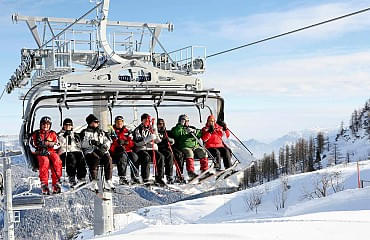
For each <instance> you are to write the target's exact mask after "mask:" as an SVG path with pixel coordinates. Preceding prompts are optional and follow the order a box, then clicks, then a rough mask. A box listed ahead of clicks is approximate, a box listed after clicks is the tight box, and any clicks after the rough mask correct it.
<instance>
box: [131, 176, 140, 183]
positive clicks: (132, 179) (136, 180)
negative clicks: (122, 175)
mask: <svg viewBox="0 0 370 240" xmlns="http://www.w3.org/2000/svg"><path fill="white" fill-rule="evenodd" d="M131 181H132V184H141V181H140V178H138V177H132V178H131Z"/></svg>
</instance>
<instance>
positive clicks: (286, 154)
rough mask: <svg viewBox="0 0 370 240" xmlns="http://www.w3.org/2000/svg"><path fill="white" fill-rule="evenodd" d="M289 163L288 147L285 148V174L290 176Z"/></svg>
mask: <svg viewBox="0 0 370 240" xmlns="http://www.w3.org/2000/svg"><path fill="white" fill-rule="evenodd" d="M289 163H290V151H289V145H286V146H285V163H284V164H285V173H286V174H290V173H291V171H290V169H289Z"/></svg>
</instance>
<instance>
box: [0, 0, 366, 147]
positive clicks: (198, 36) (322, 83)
mask: <svg viewBox="0 0 370 240" xmlns="http://www.w3.org/2000/svg"><path fill="white" fill-rule="evenodd" d="M91 7H92V4H91V3H89V1H88V0H74V1H66V0H55V1H52V0H49V1H47V0H40V1H31V0H17V1H15V0H0V9H1V13H0V14H1V15H0V36H1V38H0V43H1V46H2V51H1V54H2V58H1V67H0V76H2V77H1V79H0V85H1V87H2V86H4V85H5V84H6V82H7V81H8V79H9V77H10V76H11V74H12V73H13V72H14V71H15V69H16V67H17V66H18V65H19V63H20V62H19V58H20V49H21V48H22V47H35V44H34V42H33V40H32V37H31V35H30V33H29V31H28V29H27V27H26V24H25V23H19V24H12V22H11V14H12V13H15V12H17V13H19V14H21V15H30V16H55V17H71V18H77V17H79V16H80V15H82V14H83V13H85V12H86V11H87V10H88V9H90V8H91ZM367 7H370V0H357V1H294V0H292V1H273V0H266V1H257V0H255V1H251V0H230V1H221V0H217V1H216V0H215V1H193V0H188V1H167V0H165V1H160V2H158V1H148V0H147V1H135V2H132V1H131V2H130V1H122V0H111V11H110V15H109V18H110V19H112V20H124V21H141V22H144V21H145V22H159V23H165V22H168V21H170V22H172V23H174V25H175V30H174V32H172V33H168V32H166V31H164V32H163V33H162V35H161V41H162V43H164V45H165V46H166V48H167V49H168V50H174V49H178V48H181V47H183V46H187V45H192V44H193V45H204V46H206V47H207V52H208V53H209V54H211V53H214V52H217V51H220V50H224V49H227V48H231V47H234V46H238V45H241V44H245V43H247V42H251V41H255V40H259V39H261V38H265V37H268V36H272V35H274V34H278V33H281V32H285V31H288V30H292V29H294V28H298V27H302V26H306V25H309V24H312V23H316V22H319V21H323V20H326V19H328V18H332V17H335V16H339V15H343V14H346V13H349V12H352V11H356V10H359V9H362V8H367ZM369 36H370V12H368V13H364V14H361V15H358V16H354V17H352V18H347V19H344V20H340V21H338V22H334V23H331V24H328V25H325V26H322V27H318V28H315V29H311V30H307V31H305V32H301V33H297V34H294V35H290V36H285V37H282V38H279V39H276V40H272V41H269V42H265V43H262V44H259V45H255V46H252V47H248V48H245V49H241V50H239V51H235V52H231V53H228V54H224V55H220V56H217V57H214V58H210V59H208V61H207V72H206V74H204V75H203V76H202V78H203V79H204V82H205V85H206V86H207V87H215V88H218V89H221V90H222V93H223V96H224V98H225V100H226V120H227V122H228V123H229V126H230V128H232V129H233V130H234V131H235V132H237V133H238V134H239V135H240V136H242V137H241V138H243V139H249V138H256V139H260V140H271V139H273V138H276V137H278V136H281V135H283V134H285V133H287V132H289V131H292V130H301V129H312V128H336V127H337V126H339V125H340V122H341V121H344V122H345V123H347V122H348V120H349V116H350V114H351V113H352V111H353V110H354V109H355V108H359V107H361V106H362V105H363V104H364V102H365V101H366V100H367V99H368V98H369V94H368V93H369V90H370V84H369V80H370V79H369V78H370V75H369V73H370V44H369ZM1 90H2V89H1ZM17 99H18V93H17V92H14V93H13V94H12V95H6V96H4V98H3V99H2V100H1V102H0V123H1V124H2V126H6V127H3V128H1V129H0V134H10V133H17V132H18V129H19V126H20V123H21V102H20V101H18V100H17Z"/></svg>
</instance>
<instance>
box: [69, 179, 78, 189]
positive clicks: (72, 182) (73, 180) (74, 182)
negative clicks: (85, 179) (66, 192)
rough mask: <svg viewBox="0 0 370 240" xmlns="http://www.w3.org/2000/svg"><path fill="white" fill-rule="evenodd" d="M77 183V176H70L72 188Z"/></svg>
mask: <svg viewBox="0 0 370 240" xmlns="http://www.w3.org/2000/svg"><path fill="white" fill-rule="evenodd" d="M76 184H77V182H76V178H75V177H69V185H70V186H71V188H73V187H75V186H76Z"/></svg>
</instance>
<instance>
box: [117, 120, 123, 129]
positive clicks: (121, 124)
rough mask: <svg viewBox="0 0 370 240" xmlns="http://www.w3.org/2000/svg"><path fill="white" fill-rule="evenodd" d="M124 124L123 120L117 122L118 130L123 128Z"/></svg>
mask: <svg viewBox="0 0 370 240" xmlns="http://www.w3.org/2000/svg"><path fill="white" fill-rule="evenodd" d="M123 125H124V122H123V120H117V121H116V127H117V128H123Z"/></svg>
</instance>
